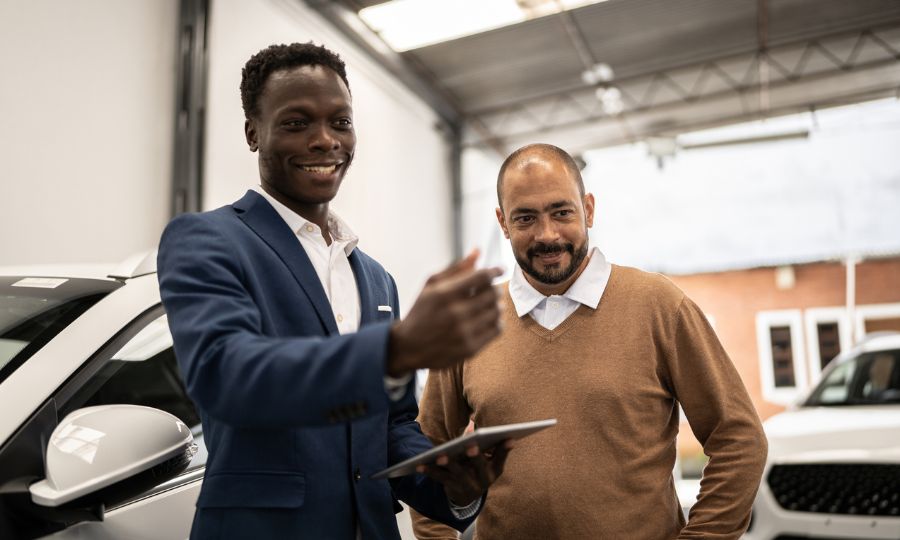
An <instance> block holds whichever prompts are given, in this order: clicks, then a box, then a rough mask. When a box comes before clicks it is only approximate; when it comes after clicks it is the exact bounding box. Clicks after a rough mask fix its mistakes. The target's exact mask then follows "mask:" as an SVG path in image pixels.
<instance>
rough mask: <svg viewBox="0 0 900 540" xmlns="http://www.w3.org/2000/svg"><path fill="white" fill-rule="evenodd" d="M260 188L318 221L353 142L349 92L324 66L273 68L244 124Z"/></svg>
mask: <svg viewBox="0 0 900 540" xmlns="http://www.w3.org/2000/svg"><path fill="white" fill-rule="evenodd" d="M244 131H245V134H246V137H247V144H248V145H249V147H250V150H251V151H257V150H258V151H259V174H260V180H261V182H262V187H263V189H265V190H266V192H268V193H269V194H271V195H272V196H273V197H275V198H276V199H277V200H279V201H280V202H282V203H283V204H284V205H285V206H287V207H288V208H291V209H292V210H294V211H295V212H297V213H298V214H300V215H301V216H303V217H304V218H306V219H308V220H310V221H313V222H315V223H318V224H319V225H320V226H322V225H323V223H322V222H323V221H324V219H325V216H326V215H327V212H328V203H329V202H330V201H331V200H332V199H333V198H334V197H335V195H337V192H338V188H340V185H341V181H342V180H343V178H344V174H346V172H347V168H348V167H349V166H350V162H351V161H352V160H353V151H354V149H355V147H356V134H355V132H354V130H353V110H352V108H351V100H350V92H349V90H347V87H346V85H345V84H344V82H343V81H342V80H341V78H340V77H339V76H338V74H337V73H335V72H334V71H332V70H331V69H330V68H327V67H325V66H320V65H315V66H300V67H295V68H289V69H284V70H280V71H275V72H273V73H272V74H271V75H270V76H269V78H268V80H266V83H265V87H264V90H263V92H262V95H261V96H260V98H259V102H258V114H255V115H253V116H252V117H251V118H249V119H248V120H247V121H246V123H245V126H244Z"/></svg>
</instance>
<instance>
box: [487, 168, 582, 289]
mask: <svg viewBox="0 0 900 540" xmlns="http://www.w3.org/2000/svg"><path fill="white" fill-rule="evenodd" d="M500 197H501V202H502V208H498V209H497V220H498V221H499V222H500V227H501V229H502V230H503V234H504V235H505V236H506V238H508V239H509V241H510V244H511V245H512V250H513V254H514V255H515V257H516V261H517V262H518V263H519V266H520V267H521V268H522V271H523V272H524V273H525V278H526V279H527V280H528V282H529V283H531V285H532V286H533V287H534V288H535V289H537V290H538V291H539V292H540V293H541V294H544V295H546V296H549V295H552V294H562V293H563V292H565V291H566V290H567V289H568V288H569V287H570V286H571V285H572V283H573V282H574V281H575V280H576V279H577V278H578V276H579V275H580V274H581V272H582V270H584V267H585V266H587V262H588V259H587V258H586V256H587V252H588V228H589V227H591V226H592V225H593V222H594V197H593V195H591V194H587V195H584V196H582V195H581V193H580V191H579V188H578V184H577V182H576V180H575V178H573V176H572V172H571V171H570V170H569V168H568V167H567V166H566V165H565V164H564V163H563V162H562V161H561V160H560V159H558V158H557V157H556V156H552V155H546V154H543V153H535V154H532V155H526V156H523V158H522V159H521V160H520V161H518V163H515V164H513V165H512V166H510V167H509V168H507V169H506V171H505V173H504V177H503V182H502V187H501V193H500Z"/></svg>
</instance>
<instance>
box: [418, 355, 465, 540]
mask: <svg viewBox="0 0 900 540" xmlns="http://www.w3.org/2000/svg"><path fill="white" fill-rule="evenodd" d="M462 369H463V368H462V364H458V365H457V366H453V367H450V368H446V369H441V370H434V369H433V370H431V371H429V372H428V380H427V381H426V383H425V391H424V392H423V393H422V400H421V401H420V403H419V418H418V420H419V424H420V425H421V426H422V431H423V432H424V433H425V436H427V437H428V438H429V439H431V442H433V443H434V444H435V446H437V445H439V444H442V443H445V442H447V441H449V440H450V439H453V438H454V437H458V436H459V435H461V434H462V432H463V430H465V428H466V426H467V425H468V423H469V417H470V416H471V414H472V411H471V409H470V408H469V406H468V403H467V402H466V399H465V396H464V395H463V391H462ZM410 515H411V518H412V523H413V531H414V532H415V535H416V538H418V539H420V540H426V539H427V540H455V539H456V538H459V536H458V533H457V531H456V530H455V529H453V528H451V527H448V526H446V525H444V524H442V523H439V522H437V521H434V520H431V519H428V518H427V517H425V516H423V515H421V514H419V513H418V512H416V511H415V510H413V509H412V508H410Z"/></svg>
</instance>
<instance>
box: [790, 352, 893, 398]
mask: <svg viewBox="0 0 900 540" xmlns="http://www.w3.org/2000/svg"><path fill="white" fill-rule="evenodd" d="M883 403H900V350H887V351H877V352H869V353H864V354H861V355H859V356H857V357H855V358H853V359H851V360H848V361H846V362H842V363H841V364H839V365H837V366H835V368H834V369H832V370H831V371H829V372H828V374H827V375H826V376H825V378H824V379H822V382H820V383H819V385H818V386H817V387H816V389H815V390H814V391H813V392H812V394H811V395H810V397H809V399H808V400H807V401H806V403H805V405H807V406H810V407H814V406H820V405H879V404H883Z"/></svg>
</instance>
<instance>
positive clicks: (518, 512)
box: [414, 265, 766, 540]
mask: <svg viewBox="0 0 900 540" xmlns="http://www.w3.org/2000/svg"><path fill="white" fill-rule="evenodd" d="M505 294H506V295H507V302H506V311H505V313H504V315H503V316H504V320H505V323H506V325H505V328H504V331H503V334H502V335H501V336H500V337H499V338H498V339H496V340H495V341H494V342H493V343H491V344H490V345H488V346H487V347H486V348H485V349H484V350H483V351H482V352H481V353H480V354H478V355H477V356H476V357H475V358H473V359H471V360H470V361H468V362H466V363H465V364H463V365H460V366H456V367H455V368H451V369H447V370H442V371H433V372H432V373H431V374H430V375H429V377H428V382H427V385H426V387H425V393H424V395H423V397H422V403H421V404H420V413H419V422H420V423H421V425H422V429H423V430H424V432H425V434H426V435H428V437H430V438H431V439H432V440H433V441H434V442H435V443H441V442H444V441H446V440H449V439H451V438H453V437H455V436H457V435H459V434H460V433H461V432H462V431H463V429H464V428H465V426H466V425H467V423H468V420H469V418H470V417H472V418H473V419H474V421H475V424H476V426H493V425H498V424H508V423H512V422H525V421H530V420H540V419H544V418H557V419H558V421H559V423H558V424H557V426H555V427H553V428H551V429H548V430H545V431H543V432H540V433H538V434H536V435H533V436H531V437H528V438H525V439H522V440H520V441H517V442H516V444H515V447H514V449H513V450H512V451H511V453H510V455H509V457H508V459H507V463H506V469H505V471H504V472H503V475H502V476H501V477H500V478H499V479H498V480H497V482H496V483H495V484H494V485H493V486H492V487H491V488H490V490H489V491H488V497H487V500H486V503H485V505H484V508H483V510H482V511H481V514H480V515H479V517H478V521H477V538H478V539H480V540H497V539H516V540H519V539H529V540H539V539H559V540H570V539H572V540H575V539H585V540H598V539H610V540H623V539H638V540H656V539H670V538H676V537H677V538H685V539H687V538H704V539H710V538H715V539H726V538H729V539H730V538H734V539H737V538H739V537H740V535H741V533H742V532H743V531H744V530H745V529H746V527H747V524H748V521H749V514H750V508H751V505H752V503H753V498H754V496H755V494H756V489H757V486H758V485H759V480H760V475H761V474H762V470H763V466H764V464H765V457H766V440H765V436H764V434H763V431H762V427H761V425H760V422H759V417H758V416H757V414H756V411H755V409H754V408H753V404H752V403H751V401H750V397H749V396H748V394H747V391H746V390H745V388H744V386H743V384H742V382H741V379H740V377H739V376H738V373H737V371H736V370H735V369H734V366H733V365H732V363H731V360H730V359H729V358H728V355H727V354H726V353H725V351H724V350H723V348H722V346H721V345H720V344H719V341H718V339H717V338H716V335H715V333H714V332H713V330H712V328H710V326H709V323H708V322H707V320H706V317H705V316H704V315H703V313H702V312H701V311H700V309H699V308H698V307H697V306H696V305H695V304H694V303H693V302H692V301H691V300H690V299H689V298H687V297H686V296H685V295H684V293H682V292H681V291H680V290H679V289H678V288H677V287H675V285H674V284H672V283H671V282H670V281H669V280H668V279H666V278H665V277H663V276H660V275H657V274H649V273H645V272H642V271H639V270H636V269H633V268H628V267H622V266H615V265H614V266H613V269H612V275H611V276H610V280H609V284H608V285H607V288H606V291H605V292H604V294H603V297H602V298H601V300H600V304H599V306H598V307H597V309H596V310H592V309H590V308H588V307H586V306H580V307H579V308H578V310H577V311H575V313H574V314H573V315H571V316H570V317H569V318H568V319H566V320H565V321H564V322H563V323H562V324H561V325H559V326H558V327H556V328H555V329H554V330H547V329H545V328H543V327H541V326H539V325H538V324H537V323H536V322H535V321H534V320H533V319H532V318H531V317H530V316H524V317H522V318H519V317H518V316H517V315H516V313H515V309H514V307H513V305H512V301H511V300H510V299H509V297H508V291H505ZM678 403H681V405H682V408H683V409H684V412H685V414H686V416H687V418H688V419H689V421H690V424H691V428H692V429H693V431H694V433H695V434H696V436H697V438H698V439H699V441H700V442H701V443H702V444H703V446H704V452H705V453H706V454H707V455H708V456H709V457H710V460H709V464H708V465H707V467H706V469H705V470H704V476H703V481H702V484H701V485H702V488H701V493H700V498H699V500H698V502H697V503H696V505H695V506H694V508H693V510H692V511H691V515H690V519H689V522H688V524H687V526H685V521H684V518H683V516H682V513H681V508H680V505H679V503H678V499H677V496H676V493H675V486H674V482H673V478H672V468H673V466H674V464H675V435H676V434H677V432H678V425H679V413H678ZM414 523H415V529H416V533H417V535H418V536H419V537H420V538H456V536H455V533H454V532H453V531H452V530H449V529H447V528H445V527H443V526H441V525H440V524H437V523H434V522H429V521H428V520H427V519H425V518H423V517H421V516H416V517H415V519H414Z"/></svg>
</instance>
